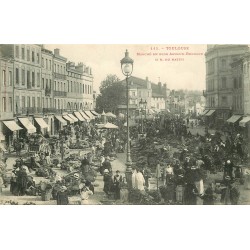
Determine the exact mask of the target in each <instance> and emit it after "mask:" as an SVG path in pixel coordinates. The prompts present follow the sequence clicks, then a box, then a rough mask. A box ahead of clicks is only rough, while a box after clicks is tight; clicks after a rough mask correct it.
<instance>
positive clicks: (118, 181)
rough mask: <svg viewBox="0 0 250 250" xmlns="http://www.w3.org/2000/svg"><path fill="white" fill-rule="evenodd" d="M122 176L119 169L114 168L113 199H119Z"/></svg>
mask: <svg viewBox="0 0 250 250" xmlns="http://www.w3.org/2000/svg"><path fill="white" fill-rule="evenodd" d="M121 183H122V176H121V175H120V171H119V170H116V175H115V176H114V191H115V199H116V200H119V199H120V190H121Z"/></svg>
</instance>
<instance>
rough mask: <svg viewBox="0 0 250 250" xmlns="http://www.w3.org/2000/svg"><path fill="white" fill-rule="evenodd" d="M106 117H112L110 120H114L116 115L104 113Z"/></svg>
mask: <svg viewBox="0 0 250 250" xmlns="http://www.w3.org/2000/svg"><path fill="white" fill-rule="evenodd" d="M106 116H109V117H112V118H116V115H114V114H113V113H111V112H108V113H106Z"/></svg>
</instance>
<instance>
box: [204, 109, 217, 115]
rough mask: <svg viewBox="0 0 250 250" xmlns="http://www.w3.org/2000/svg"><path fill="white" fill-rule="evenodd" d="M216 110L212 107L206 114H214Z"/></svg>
mask: <svg viewBox="0 0 250 250" xmlns="http://www.w3.org/2000/svg"><path fill="white" fill-rule="evenodd" d="M214 112H215V110H214V109H211V110H209V111H208V112H207V113H206V114H205V116H210V115H212V114H213V113H214Z"/></svg>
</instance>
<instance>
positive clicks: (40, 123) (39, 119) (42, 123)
mask: <svg viewBox="0 0 250 250" xmlns="http://www.w3.org/2000/svg"><path fill="white" fill-rule="evenodd" d="M35 120H36V122H37V123H38V124H39V126H40V127H41V128H48V127H49V125H48V124H47V123H46V122H45V121H44V120H43V118H35Z"/></svg>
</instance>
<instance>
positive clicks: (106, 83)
mask: <svg viewBox="0 0 250 250" xmlns="http://www.w3.org/2000/svg"><path fill="white" fill-rule="evenodd" d="M119 81H120V79H119V78H118V77H117V76H116V75H112V74H109V75H107V77H106V79H105V80H103V81H102V82H101V86H100V92H101V93H102V91H104V90H105V89H106V88H108V87H110V86H113V85H114V83H117V82H119Z"/></svg>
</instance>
